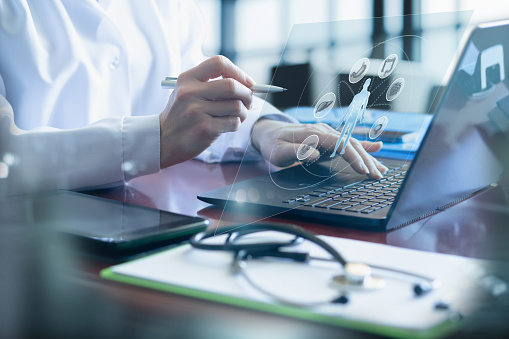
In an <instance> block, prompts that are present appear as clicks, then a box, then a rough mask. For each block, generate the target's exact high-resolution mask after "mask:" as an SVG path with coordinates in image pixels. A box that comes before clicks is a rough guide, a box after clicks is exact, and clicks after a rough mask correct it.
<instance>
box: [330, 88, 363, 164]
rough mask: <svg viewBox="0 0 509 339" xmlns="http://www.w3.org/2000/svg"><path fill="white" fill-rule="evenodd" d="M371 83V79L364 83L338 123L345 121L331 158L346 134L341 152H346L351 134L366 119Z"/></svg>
mask: <svg viewBox="0 0 509 339" xmlns="http://www.w3.org/2000/svg"><path fill="white" fill-rule="evenodd" d="M370 84H371V79H367V80H366V82H365V83H364V86H362V91H360V92H359V93H358V94H356V95H355V96H354V97H353V99H352V102H351V103H350V106H348V110H347V111H346V114H345V116H344V117H343V119H342V120H341V122H340V123H339V125H338V128H339V127H341V125H342V124H343V123H344V126H343V130H342V131H341V135H340V136H339V139H338V141H337V143H336V147H334V152H332V154H331V156H330V157H331V158H333V157H335V156H336V151H337V149H338V147H339V145H340V143H341V140H343V137H344V136H345V135H346V139H345V142H344V143H343V148H342V149H341V152H339V154H344V153H345V148H346V145H347V144H348V141H349V140H350V136H351V135H352V131H353V129H354V128H355V126H356V125H357V123H358V122H360V123H362V121H363V120H364V112H365V111H366V107H367V106H368V100H369V95H370V94H371V92H370V91H368V87H369V85H370Z"/></svg>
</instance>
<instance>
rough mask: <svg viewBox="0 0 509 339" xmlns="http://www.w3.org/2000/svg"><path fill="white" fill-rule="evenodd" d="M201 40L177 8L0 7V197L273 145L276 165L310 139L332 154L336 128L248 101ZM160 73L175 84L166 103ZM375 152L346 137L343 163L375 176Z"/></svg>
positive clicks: (191, 16) (126, 2)
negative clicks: (208, 55)
mask: <svg viewBox="0 0 509 339" xmlns="http://www.w3.org/2000/svg"><path fill="white" fill-rule="evenodd" d="M203 38H204V30H203V25H202V22H201V21H200V15H199V12H198V10H197V8H196V7H195V4H194V3H193V2H192V1H189V0H166V1H163V0H160V1H157V0H144V1H135V0H98V1H94V0H81V1H77V0H45V1H30V0H0V48H1V50H2V55H1V57H0V197H2V196H5V195H11V194H20V193H27V192H34V191H41V190H49V189H57V188H62V189H75V188H91V187H107V186H113V185H118V184H122V183H124V182H127V181H129V180H130V179H132V178H135V177H138V176H142V175H146V174H150V173H154V172H157V171H159V170H160V169H161V168H165V167H168V166H172V165H174V164H177V163H180V162H183V161H186V160H189V159H192V158H195V157H197V158H198V159H201V160H203V161H207V162H218V161H231V160H240V159H241V158H242V156H243V155H244V152H246V155H245V158H244V159H245V160H246V159H247V160H258V159H263V158H264V157H265V158H268V157H269V156H270V153H271V151H272V149H273V148H274V147H275V151H274V153H273V154H272V158H271V160H272V162H273V163H274V164H275V165H288V164H291V163H292V162H293V161H295V160H296V154H295V151H296V150H297V148H298V146H299V144H300V143H301V142H302V141H303V140H304V139H305V138H306V137H307V136H309V135H310V134H317V135H318V136H319V139H320V140H328V141H327V143H330V145H329V144H322V145H319V147H322V148H324V149H327V148H331V147H332V146H334V145H335V143H336V141H337V140H338V138H339V133H338V132H337V131H335V130H333V129H332V128H330V127H328V126H326V125H322V124H318V125H300V124H297V123H296V122H295V121H293V120H292V119H291V118H289V117H288V116H286V115H284V114H282V113H280V112H279V111H278V110H277V109H276V108H274V107H273V106H271V105H270V104H268V103H267V102H264V101H262V100H261V99H259V98H257V97H254V96H253V94H252V92H251V90H250V89H249V87H250V86H252V85H253V84H254V80H253V79H251V77H249V76H248V75H247V74H246V73H244V72H243V71H242V70H240V69H239V68H238V67H236V66H235V65H233V64H232V63H231V62H230V61H229V60H228V59H226V58H224V57H221V56H215V57H212V58H209V59H206V58H204V57H203V55H202V52H201V44H202V41H203ZM168 75H169V76H175V75H180V76H179V79H178V82H177V86H176V88H175V89H174V90H173V91H172V93H171V95H170V97H169V99H168V92H167V91H165V90H162V89H161V88H160V80H161V79H162V78H163V77H164V76H168ZM213 79H214V80H215V81H211V80H213ZM217 79H219V80H217ZM253 126H254V127H253ZM234 131H236V132H235V133H229V132H234ZM251 132H252V139H251V140H252V141H251V142H249V140H250V138H249V136H250V135H251ZM331 135H332V136H333V137H332V138H331V137H330V136H331ZM326 136H329V137H326ZM380 147H381V145H380V143H370V142H359V141H357V140H354V139H352V140H351V141H350V142H349V143H348V145H347V147H346V153H345V155H344V157H345V158H346V159H347V160H348V161H350V162H351V164H352V167H353V168H354V169H355V170H357V171H358V172H359V173H364V174H368V175H369V176H370V177H373V178H379V177H381V175H382V174H381V172H384V171H385V170H386V169H385V167H384V166H383V165H381V164H380V163H378V162H377V161H376V160H375V159H374V158H373V157H371V156H370V155H369V154H368V153H367V152H366V150H369V151H373V152H376V151H378V150H379V149H380ZM319 155H320V154H319V152H318V151H315V154H314V155H312V156H310V157H309V158H308V159H306V160H308V161H313V160H316V158H317V157H318V156H319Z"/></svg>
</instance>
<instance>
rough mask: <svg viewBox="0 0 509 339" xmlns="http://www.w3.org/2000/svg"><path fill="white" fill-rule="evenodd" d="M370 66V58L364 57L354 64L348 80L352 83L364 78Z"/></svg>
mask: <svg viewBox="0 0 509 339" xmlns="http://www.w3.org/2000/svg"><path fill="white" fill-rule="evenodd" d="M368 68H369V59H368V58H362V59H360V60H359V61H357V62H356V63H355V65H353V67H352V69H351V70H350V76H349V77H348V80H350V82H351V83H352V84H355V83H357V82H359V81H361V80H362V78H364V76H365V75H366V73H368Z"/></svg>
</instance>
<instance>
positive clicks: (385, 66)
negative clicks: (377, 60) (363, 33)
mask: <svg viewBox="0 0 509 339" xmlns="http://www.w3.org/2000/svg"><path fill="white" fill-rule="evenodd" d="M397 64H398V56H397V55H396V54H391V55H389V56H388V57H387V58H385V60H384V62H382V64H381V65H380V68H378V77H379V78H380V79H385V78H387V77H388V76H389V75H391V74H392V72H394V70H395V69H396V65H397Z"/></svg>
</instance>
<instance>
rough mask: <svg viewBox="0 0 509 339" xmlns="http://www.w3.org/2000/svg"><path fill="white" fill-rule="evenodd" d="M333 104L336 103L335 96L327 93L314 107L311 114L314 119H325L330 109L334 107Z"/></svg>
mask: <svg viewBox="0 0 509 339" xmlns="http://www.w3.org/2000/svg"><path fill="white" fill-rule="evenodd" d="M334 102H336V94H334V93H332V92H329V93H327V94H325V95H324V96H323V97H321V98H320V100H318V102H317V103H316V105H315V110H314V112H313V114H314V116H315V118H317V119H321V118H323V117H325V116H326V115H327V114H328V113H329V112H330V110H331V109H332V107H334Z"/></svg>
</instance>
